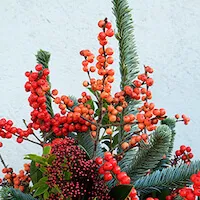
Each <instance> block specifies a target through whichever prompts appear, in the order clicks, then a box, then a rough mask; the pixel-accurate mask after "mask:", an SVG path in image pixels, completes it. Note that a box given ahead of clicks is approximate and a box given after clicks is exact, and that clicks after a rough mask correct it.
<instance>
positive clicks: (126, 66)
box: [112, 0, 139, 89]
mask: <svg viewBox="0 0 200 200" xmlns="http://www.w3.org/2000/svg"><path fill="white" fill-rule="evenodd" d="M112 3H113V12H114V15H115V17H116V25H117V31H118V32H117V37H118V41H119V50H120V72H121V88H122V89H123V88H124V86H125V85H130V84H131V82H132V80H133V79H134V78H135V77H136V75H137V74H138V70H139V69H138V55H137V53H136V45H135V39H134V34H133V31H134V28H133V20H132V16H131V9H130V8H129V5H128V1H127V0H113V1H112Z"/></svg>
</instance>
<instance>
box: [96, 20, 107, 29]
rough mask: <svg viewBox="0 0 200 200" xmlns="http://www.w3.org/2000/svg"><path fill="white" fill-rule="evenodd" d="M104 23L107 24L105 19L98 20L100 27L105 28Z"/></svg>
mask: <svg viewBox="0 0 200 200" xmlns="http://www.w3.org/2000/svg"><path fill="white" fill-rule="evenodd" d="M104 25H105V21H104V20H100V21H99V22H98V26H99V27H100V28H103V26H104Z"/></svg>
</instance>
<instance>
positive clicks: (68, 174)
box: [64, 171, 72, 181]
mask: <svg viewBox="0 0 200 200" xmlns="http://www.w3.org/2000/svg"><path fill="white" fill-rule="evenodd" d="M71 176H72V175H71V173H70V172H68V171H65V172H64V178H65V180H66V181H69V180H70V179H71Z"/></svg>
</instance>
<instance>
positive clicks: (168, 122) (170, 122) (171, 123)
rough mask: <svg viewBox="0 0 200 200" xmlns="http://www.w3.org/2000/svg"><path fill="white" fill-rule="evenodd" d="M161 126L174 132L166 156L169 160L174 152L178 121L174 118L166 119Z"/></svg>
mask: <svg viewBox="0 0 200 200" xmlns="http://www.w3.org/2000/svg"><path fill="white" fill-rule="evenodd" d="M161 124H165V125H167V126H169V128H170V129H171V131H172V137H171V142H170V146H169V150H168V153H167V154H166V157H167V158H168V159H169V158H170V157H171V155H172V151H173V147H174V140H175V135H176V132H175V126H176V120H175V119H173V118H166V119H164V120H162V121H161Z"/></svg>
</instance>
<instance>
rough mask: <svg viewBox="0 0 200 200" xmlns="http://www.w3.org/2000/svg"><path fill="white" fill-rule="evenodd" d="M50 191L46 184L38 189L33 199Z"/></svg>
mask: <svg viewBox="0 0 200 200" xmlns="http://www.w3.org/2000/svg"><path fill="white" fill-rule="evenodd" d="M48 189H49V186H48V185H47V184H45V183H43V185H41V186H40V187H38V188H37V189H36V191H35V193H34V195H33V197H37V196H40V195H41V194H44V193H45V192H46V191H47V190H48Z"/></svg>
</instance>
